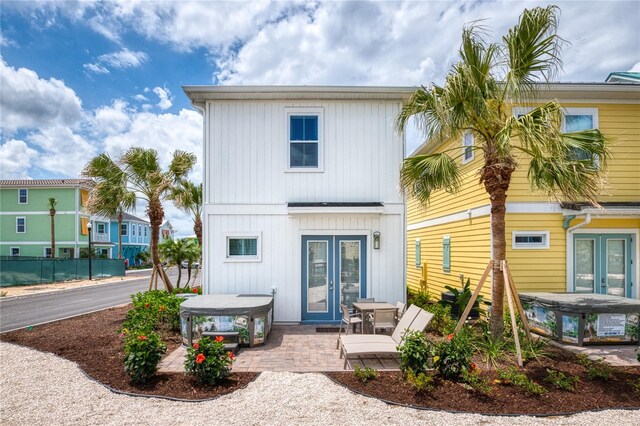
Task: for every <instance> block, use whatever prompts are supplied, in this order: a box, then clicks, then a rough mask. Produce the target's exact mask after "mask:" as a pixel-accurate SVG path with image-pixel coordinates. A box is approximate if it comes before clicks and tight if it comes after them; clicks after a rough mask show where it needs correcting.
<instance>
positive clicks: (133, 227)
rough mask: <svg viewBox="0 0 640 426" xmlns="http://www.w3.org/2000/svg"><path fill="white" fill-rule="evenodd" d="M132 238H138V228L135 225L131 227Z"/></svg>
mask: <svg viewBox="0 0 640 426" xmlns="http://www.w3.org/2000/svg"><path fill="white" fill-rule="evenodd" d="M131 236H132V237H135V236H136V226H135V225H131Z"/></svg>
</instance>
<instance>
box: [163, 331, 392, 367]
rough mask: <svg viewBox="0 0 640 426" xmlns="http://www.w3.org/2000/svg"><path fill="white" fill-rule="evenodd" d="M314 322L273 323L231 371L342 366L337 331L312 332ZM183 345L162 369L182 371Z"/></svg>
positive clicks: (371, 361) (382, 363)
mask: <svg viewBox="0 0 640 426" xmlns="http://www.w3.org/2000/svg"><path fill="white" fill-rule="evenodd" d="M316 327H317V326H315V325H313V326H312V325H274V326H273V328H272V330H271V334H270V335H269V337H268V339H267V343H266V344H265V345H264V346H257V347H255V348H243V349H241V351H240V353H239V354H238V357H237V358H236V361H235V363H234V364H233V371H237V372H247V371H255V372H257V371H292V372H318V371H339V370H342V369H343V365H344V359H340V353H339V351H338V350H337V349H336V342H337V340H338V333H324V332H320V333H319V332H316ZM186 353H187V350H186V348H184V347H180V348H178V349H176V350H175V351H173V352H172V353H170V354H169V355H168V356H167V357H166V358H165V359H164V360H162V362H161V363H160V365H159V370H160V371H163V372H183V371H184V360H185V355H186ZM349 364H350V367H351V368H354V367H355V366H367V367H371V368H375V369H376V370H397V369H398V362H397V361H396V360H395V359H391V358H388V357H378V358H367V359H360V360H349Z"/></svg>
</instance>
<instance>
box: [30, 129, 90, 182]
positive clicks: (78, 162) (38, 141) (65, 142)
mask: <svg viewBox="0 0 640 426" xmlns="http://www.w3.org/2000/svg"><path fill="white" fill-rule="evenodd" d="M26 139H27V142H29V143H30V144H31V145H34V146H36V147H38V148H39V151H40V155H39V156H38V163H37V164H36V165H37V167H38V168H41V169H43V170H47V171H49V172H51V173H55V174H59V175H66V176H74V177H75V176H78V175H79V174H80V172H81V171H82V169H83V167H84V165H85V164H86V163H87V161H89V159H90V158H92V157H94V156H95V155H96V154H97V152H98V150H97V148H96V147H95V146H94V145H93V144H91V143H90V142H88V141H87V140H86V139H85V138H84V137H83V136H81V135H79V134H77V133H74V132H73V131H72V130H71V129H70V128H69V127H66V126H53V127H49V128H46V129H41V130H40V131H39V132H38V133H34V134H30V135H29V136H28V137H27V138H26Z"/></svg>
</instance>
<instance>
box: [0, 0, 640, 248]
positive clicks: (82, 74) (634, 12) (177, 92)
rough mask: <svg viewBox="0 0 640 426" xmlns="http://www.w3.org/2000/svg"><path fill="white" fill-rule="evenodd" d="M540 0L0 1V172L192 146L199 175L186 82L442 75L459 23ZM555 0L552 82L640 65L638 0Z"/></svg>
mask: <svg viewBox="0 0 640 426" xmlns="http://www.w3.org/2000/svg"><path fill="white" fill-rule="evenodd" d="M547 4H549V3H548V2H539V1H507V0H496V1H462V0H458V1H373V2H369V1H329V2H320V1H283V2H270V1H256V2H241V1H233V2H214V1H200V2H183V1H181V2H177V1H156V2H150V1H141V0H138V1H131V0H128V1H79V2H76V1H41V2H34V1H15V2H12V1H4V0H0V56H1V59H0V178H2V179H26V178H33V179H46V178H65V177H78V176H79V174H80V172H81V170H82V168H83V167H84V165H85V164H86V163H87V162H88V161H89V160H90V159H91V158H92V157H93V156H95V155H97V154H99V153H102V152H107V153H109V154H110V155H111V156H112V157H117V156H118V154H119V153H120V152H122V151H123V150H125V149H127V148H129V147H131V146H142V147H146V148H154V149H156V150H157V151H158V153H159V156H160V158H161V162H162V165H163V166H165V167H166V165H168V163H169V161H170V157H171V153H172V152H173V151H174V150H176V149H182V150H186V151H190V152H193V153H195V154H196V155H197V157H198V164H197V165H196V167H195V169H194V171H193V172H192V175H191V176H190V177H191V179H192V180H194V181H196V182H199V181H201V176H202V166H203V164H202V117H201V116H200V115H199V113H198V112H196V111H195V110H194V109H193V108H192V107H191V105H190V103H189V99H188V98H187V97H186V95H185V94H184V93H183V92H182V89H181V86H182V85H363V86H370V85H371V86H415V85H428V84H430V83H431V82H434V83H436V84H442V83H443V81H444V76H445V75H446V73H447V71H448V69H449V68H450V66H451V64H452V63H453V62H454V61H455V60H456V57H457V50H458V47H459V44H460V34H461V30H462V27H463V25H465V24H467V23H470V22H473V21H478V20H482V25H484V26H486V27H487V28H489V29H490V31H491V33H490V37H491V38H493V39H494V40H497V39H498V37H500V36H501V35H502V34H504V33H505V32H506V31H507V30H508V28H510V27H511V26H513V25H514V24H515V23H516V22H517V18H518V16H519V15H520V13H521V12H522V10H523V9H524V8H525V7H534V6H546V5H547ZM554 4H556V5H558V6H560V8H561V17H560V29H559V34H560V35H561V36H562V37H563V38H564V39H565V40H567V41H568V42H569V44H567V45H566V46H565V48H564V50H563V60H564V69H563V72H562V73H561V75H560V76H559V77H558V79H559V80H560V81H573V82H577V81H588V82H593V81H596V82H602V81H604V79H605V78H606V77H607V75H608V74H609V73H610V72H615V71H630V70H633V71H640V0H634V1H614V0H610V1H584V0H583V1H564V2H554ZM410 139H411V140H410V141H409V146H408V151H409V152H410V151H412V148H415V147H416V146H417V145H418V144H419V143H420V140H419V137H418V136H415V135H412V136H411V138H410ZM165 207H166V215H167V218H168V219H169V220H170V221H171V223H172V224H173V225H174V228H175V229H176V230H177V234H178V236H186V235H193V231H192V222H191V219H190V218H189V217H187V216H186V215H184V214H182V213H181V212H179V211H178V210H177V209H175V207H173V206H171V205H170V204H169V203H167V204H166V205H165ZM135 214H136V215H137V216H140V217H144V207H143V206H140V208H138V210H137V211H136V212H135Z"/></svg>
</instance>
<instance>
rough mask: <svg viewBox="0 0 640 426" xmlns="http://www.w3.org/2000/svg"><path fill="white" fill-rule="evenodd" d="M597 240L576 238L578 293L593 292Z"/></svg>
mask: <svg viewBox="0 0 640 426" xmlns="http://www.w3.org/2000/svg"><path fill="white" fill-rule="evenodd" d="M595 246H596V240H595V239H592V238H589V239H587V238H580V239H576V251H575V257H576V290H575V291H576V293H593V292H594V288H595V275H596V257H595V254H596V251H595Z"/></svg>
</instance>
